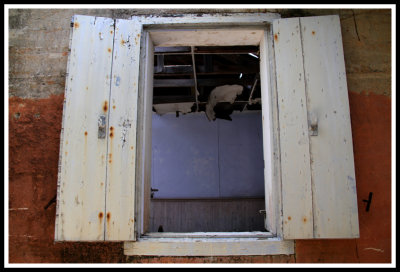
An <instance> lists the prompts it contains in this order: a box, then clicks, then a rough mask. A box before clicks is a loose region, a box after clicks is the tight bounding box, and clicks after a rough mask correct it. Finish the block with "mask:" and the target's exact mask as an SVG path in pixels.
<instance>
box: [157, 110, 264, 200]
mask: <svg viewBox="0 0 400 272" xmlns="http://www.w3.org/2000/svg"><path fill="white" fill-rule="evenodd" d="M231 118H232V121H228V120H222V119H216V120H215V121H208V119H207V117H206V114H205V113H204V112H198V113H189V114H184V115H183V114H180V115H179V117H176V114H175V113H167V114H164V115H158V114H156V113H153V118H152V169H151V174H152V184H151V187H152V188H154V189H157V190H158V191H157V192H154V198H220V197H223V198H226V197H258V198H263V197H264V165H263V152H262V144H263V143H262V123H261V112H259V111H257V112H251V111H245V112H243V113H237V112H234V113H233V114H232V115H231Z"/></svg>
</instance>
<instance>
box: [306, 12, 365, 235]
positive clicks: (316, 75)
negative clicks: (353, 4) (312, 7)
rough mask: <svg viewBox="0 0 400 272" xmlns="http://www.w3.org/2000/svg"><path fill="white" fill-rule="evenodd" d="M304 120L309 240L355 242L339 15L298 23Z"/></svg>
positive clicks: (353, 185)
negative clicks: (308, 130)
mask: <svg viewBox="0 0 400 272" xmlns="http://www.w3.org/2000/svg"><path fill="white" fill-rule="evenodd" d="M300 24H301V31H302V39H303V41H302V42H303V52H304V69H305V74H306V76H305V78H306V91H307V97H308V100H307V105H308V115H309V120H311V119H313V118H314V119H315V118H317V120H318V136H310V145H311V148H310V151H311V169H312V182H313V202H314V203H313V206H314V228H315V229H314V235H315V238H351V237H358V236H359V231H358V210H357V196H356V183H355V173H354V158H353V145H352V134H351V124H350V112H349V101H348V93H347V82H346V72H345V64H344V56H343V46H342V38H341V30H340V20H339V16H322V17H305V18H300Z"/></svg>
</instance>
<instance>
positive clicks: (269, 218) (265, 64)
mask: <svg viewBox="0 0 400 272" xmlns="http://www.w3.org/2000/svg"><path fill="white" fill-rule="evenodd" d="M260 57H261V58H260V77H261V99H262V102H261V105H262V106H261V109H262V135H263V153H264V195H265V210H266V220H265V228H266V229H267V230H268V231H271V232H272V233H274V234H276V233H277V224H276V222H277V217H278V214H277V211H276V208H275V207H276V206H277V201H278V196H277V192H278V191H277V186H276V182H275V178H274V177H275V172H274V157H273V153H274V152H273V131H274V127H273V125H272V124H273V122H272V90H271V88H270V84H269V76H270V71H269V70H270V69H269V63H270V62H269V59H270V57H269V53H268V36H267V33H266V32H265V33H264V35H263V38H262V39H261V43H260Z"/></svg>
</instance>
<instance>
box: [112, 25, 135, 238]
mask: <svg viewBox="0 0 400 272" xmlns="http://www.w3.org/2000/svg"><path fill="white" fill-rule="evenodd" d="M140 35H141V25H140V24H137V22H136V21H134V20H116V26H115V40H114V51H113V65H112V82H111V97H110V105H109V107H110V116H109V118H110V119H109V120H110V121H109V130H108V131H109V141H108V157H107V184H106V214H105V220H106V227H105V228H106V233H105V240H108V241H110V240H134V239H135V233H134V220H135V212H134V208H135V205H134V203H135V168H136V164H135V163H136V124H137V98H138V78H139V51H140Z"/></svg>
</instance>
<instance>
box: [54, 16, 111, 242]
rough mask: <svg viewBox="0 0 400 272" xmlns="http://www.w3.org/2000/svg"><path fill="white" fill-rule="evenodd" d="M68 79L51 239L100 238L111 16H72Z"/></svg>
mask: <svg viewBox="0 0 400 272" xmlns="http://www.w3.org/2000/svg"><path fill="white" fill-rule="evenodd" d="M71 27H72V35H71V41H70V50H71V52H70V55H69V62H68V63H69V64H68V74H67V78H66V89H65V101H64V112H63V125H62V127H63V128H62V135H61V139H62V140H61V148H60V151H61V153H60V168H59V181H58V188H57V215H56V232H55V240H56V241H63V240H71V241H95V240H96V241H97V240H103V239H104V218H105V210H104V202H105V182H106V167H105V166H106V162H105V160H106V156H107V155H106V153H107V137H106V138H98V119H99V117H100V116H101V115H104V116H106V115H107V108H105V105H106V104H108V98H109V93H110V76H111V59H112V54H111V52H112V48H113V37H114V33H113V31H114V20H112V19H108V18H100V17H91V16H75V17H74V19H73V23H72V25H71Z"/></svg>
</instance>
